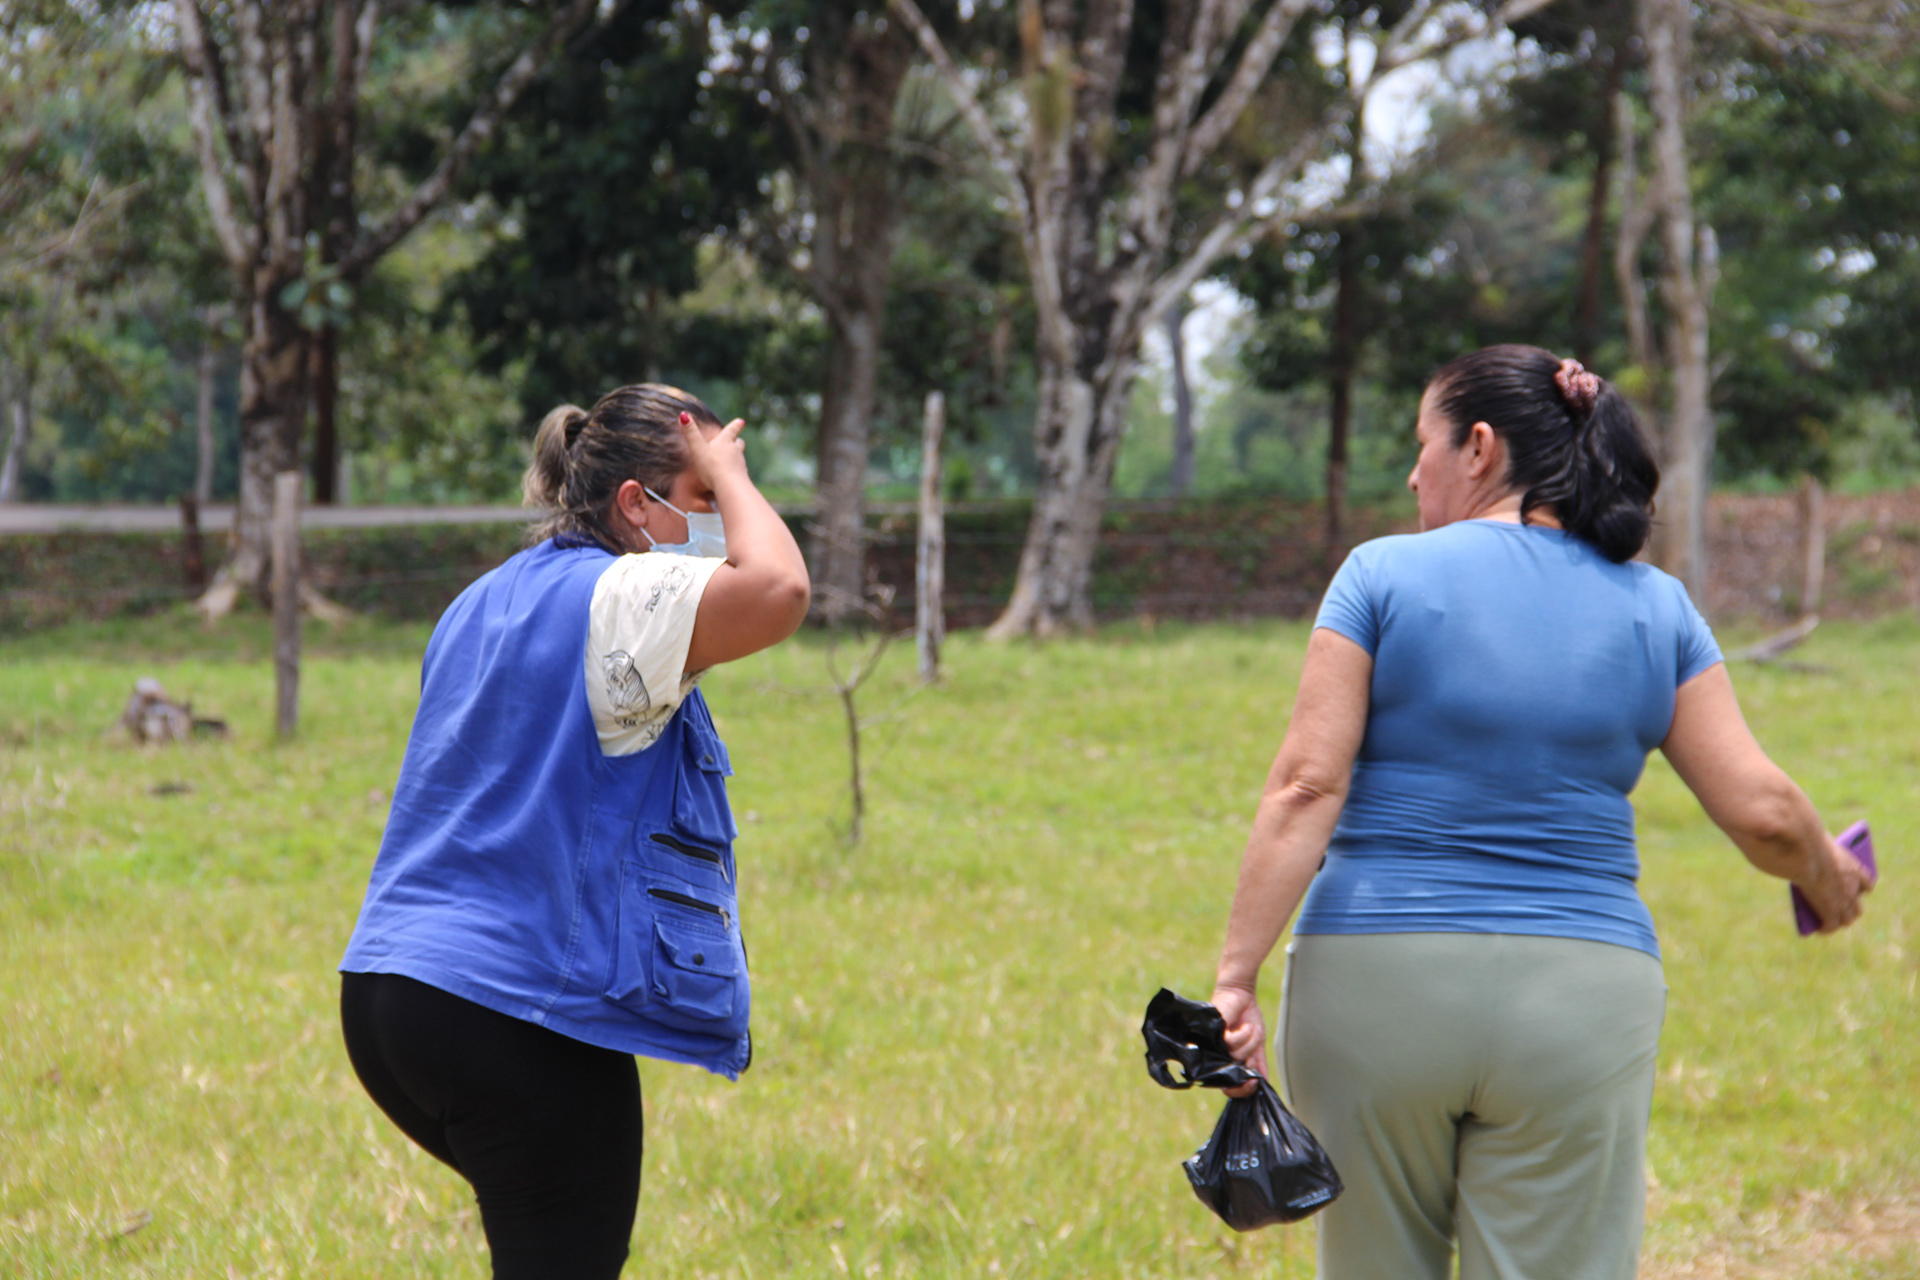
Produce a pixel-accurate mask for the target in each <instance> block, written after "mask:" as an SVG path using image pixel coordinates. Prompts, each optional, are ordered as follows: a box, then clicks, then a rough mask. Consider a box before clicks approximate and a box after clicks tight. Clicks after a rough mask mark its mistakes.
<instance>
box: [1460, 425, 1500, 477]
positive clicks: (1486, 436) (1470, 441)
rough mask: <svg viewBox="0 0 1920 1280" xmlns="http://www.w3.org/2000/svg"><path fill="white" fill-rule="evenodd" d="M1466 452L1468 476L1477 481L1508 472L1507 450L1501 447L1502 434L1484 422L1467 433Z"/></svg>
mask: <svg viewBox="0 0 1920 1280" xmlns="http://www.w3.org/2000/svg"><path fill="white" fill-rule="evenodd" d="M1464 452H1465V453H1466V455H1467V475H1468V476H1469V477H1471V478H1472V479H1475V480H1484V479H1486V478H1487V477H1488V476H1489V475H1493V474H1498V473H1504V472H1505V470H1506V450H1505V449H1504V448H1502V447H1501V441H1500V433H1499V432H1497V431H1495V430H1494V429H1493V428H1492V427H1491V426H1489V425H1488V424H1487V423H1484V422H1476V423H1474V424H1473V428H1472V429H1471V430H1470V431H1468V432H1467V443H1466V448H1465V450H1464Z"/></svg>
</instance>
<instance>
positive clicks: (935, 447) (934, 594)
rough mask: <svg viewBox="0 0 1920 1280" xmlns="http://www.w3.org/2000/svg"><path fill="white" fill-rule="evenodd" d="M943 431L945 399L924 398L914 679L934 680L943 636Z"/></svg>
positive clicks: (933, 395) (935, 394)
mask: <svg viewBox="0 0 1920 1280" xmlns="http://www.w3.org/2000/svg"><path fill="white" fill-rule="evenodd" d="M946 429H947V398H946V397H945V396H944V395H942V394H941V393H940V392H938V391H929V392H928V393H927V412H926V425H925V427H924V429H923V430H922V431H921V433H920V545H919V555H918V556H917V557H916V560H915V565H914V586H913V636H914V648H915V649H916V650H917V651H918V653H919V655H920V679H921V680H922V681H924V682H926V683H928V684H931V683H933V682H934V681H936V680H938V679H939V678H940V644H941V641H943V640H945V639H946V636H947V615H946V610H945V609H944V608H942V601H941V597H942V596H944V595H945V594H946V590H947V527H946V515H945V512H944V509H943V502H944V500H943V497H942V495H941V493H940V474H941V467H940V437H941V436H942V435H943V434H945V432H946Z"/></svg>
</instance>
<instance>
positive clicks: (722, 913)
mask: <svg viewBox="0 0 1920 1280" xmlns="http://www.w3.org/2000/svg"><path fill="white" fill-rule="evenodd" d="M647 896H648V897H651V898H664V899H666V900H667V901H668V902H672V903H675V904H677V905H679V906H682V907H692V908H693V909H694V910H695V911H704V912H706V913H707V914H708V915H710V916H719V917H720V923H721V924H729V923H731V922H732V919H733V917H731V916H729V915H728V914H727V910H726V908H725V907H716V906H714V905H713V904H712V903H711V902H702V901H700V899H698V898H690V897H688V896H687V895H686V894H684V893H681V892H679V891H678V890H675V889H649V890H647Z"/></svg>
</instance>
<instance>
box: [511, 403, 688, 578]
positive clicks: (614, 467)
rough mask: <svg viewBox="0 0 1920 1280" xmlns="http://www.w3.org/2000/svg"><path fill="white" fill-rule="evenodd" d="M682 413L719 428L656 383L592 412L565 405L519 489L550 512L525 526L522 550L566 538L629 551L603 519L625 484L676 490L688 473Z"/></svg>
mask: <svg viewBox="0 0 1920 1280" xmlns="http://www.w3.org/2000/svg"><path fill="white" fill-rule="evenodd" d="M683 413H689V414H692V415H693V420H694V421H695V422H697V423H700V424H701V425H702V426H715V427H717V426H719V425H720V419H719V417H718V416H717V415H716V414H715V413H714V412H713V410H711V409H709V408H707V406H706V405H704V404H702V403H701V402H700V400H699V399H698V398H697V397H695V396H691V395H688V394H687V393H686V392H684V391H682V390H680V389H679V388H678V387H669V386H663V385H661V384H659V383H655V382H641V383H636V384H634V385H632V386H626V387H619V388H616V389H615V390H613V391H609V392H607V394H606V395H604V396H601V397H600V399H599V400H598V401H596V402H595V404H594V406H593V408H592V409H590V410H589V409H582V408H580V407H579V406H578V405H571V404H564V405H561V406H560V407H559V408H558V409H555V410H554V411H553V412H551V413H549V414H548V415H547V416H546V417H545V418H542V419H541V420H540V429H539V430H538V431H536V432H535V433H534V436H533V461H532V462H531V463H530V464H528V466H527V474H526V476H525V477H524V478H523V479H522V480H521V482H520V489H521V492H522V494H524V495H525V498H526V505H528V506H530V507H545V508H547V509H548V510H547V512H546V514H544V515H542V516H540V517H539V518H537V519H536V520H534V522H533V523H532V524H531V525H530V526H528V529H527V545H529V546H532V545H533V544H534V543H537V542H544V541H546V540H547V539H548V538H551V537H554V536H556V535H559V534H571V535H573V536H575V537H583V538H588V539H591V540H592V541H594V542H597V543H599V544H600V545H601V546H603V547H605V548H607V549H608V550H609V551H624V550H626V549H627V548H626V547H625V546H624V545H623V543H622V540H621V539H620V538H618V537H617V536H615V534H614V531H613V525H612V523H611V522H610V521H609V519H608V514H609V509H610V508H611V506H612V504H613V495H614V494H615V493H616V492H617V491H618V490H619V488H620V486H621V484H622V483H624V482H625V481H628V480H638V481H639V482H640V483H641V484H644V485H646V486H647V487H648V488H650V489H652V490H653V491H654V492H655V493H658V494H663V495H664V494H665V493H666V492H667V490H668V489H670V488H672V487H673V482H674V478H675V477H676V476H678V475H679V474H680V473H681V472H682V471H683V470H685V469H686V466H687V448H686V445H685V443H683V442H682V440H681V438H680V415H681V414H683Z"/></svg>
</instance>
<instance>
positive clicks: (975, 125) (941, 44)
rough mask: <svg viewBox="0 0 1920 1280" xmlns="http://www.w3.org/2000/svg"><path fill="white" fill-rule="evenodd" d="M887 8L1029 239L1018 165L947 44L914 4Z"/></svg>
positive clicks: (893, 1)
mask: <svg viewBox="0 0 1920 1280" xmlns="http://www.w3.org/2000/svg"><path fill="white" fill-rule="evenodd" d="M887 3H888V6H889V7H890V8H891V9H892V10H893V11H894V12H895V13H897V14H899V15H900V19H901V21H903V22H905V23H906V24H907V26H908V27H909V28H911V29H912V31H913V35H914V39H916V40H918V41H919V42H920V48H921V50H922V51H923V52H924V53H925V54H926V55H927V59H928V61H930V62H932V63H933V66H934V69H935V70H936V71H938V72H939V73H940V79H941V80H942V81H944V82H945V84H946V86H947V92H949V93H951V94H952V95H953V100H954V104H955V105H956V106H958V107H959V108H960V114H961V115H962V116H964V117H965V118H966V121H967V125H968V127H969V128H971V129H972V130H973V136H974V140H975V141H977V142H978V143H979V144H980V149H981V150H983V151H985V152H986V153H987V158H988V160H989V161H990V162H991V164H992V166H993V169H994V171H995V172H996V173H997V174H998V175H999V177H1000V180H1001V181H1002V182H1003V183H1004V184H1005V185H1006V188H1007V196H1008V198H1009V199H1011V200H1012V201H1013V203H1014V208H1015V211H1016V214H1017V216H1018V217H1019V220H1020V226H1021V232H1022V234H1023V235H1030V234H1031V228H1032V226H1033V206H1032V203H1031V202H1030V201H1029V200H1028V197H1027V184H1026V179H1025V178H1024V176H1023V175H1022V174H1021V172H1020V164H1019V162H1018V161H1017V160H1015V159H1014V156H1013V153H1012V152H1011V151H1009V150H1008V149H1007V142H1006V139H1004V138H1002V137H1001V136H1000V131H999V130H997V129H995V128H994V127H993V121H991V120H989V119H988V118H987V111H986V108H985V107H983V106H981V105H980V99H979V96H978V95H977V94H975V93H974V91H973V86H972V85H970V84H968V83H967V78H966V76H965V75H964V74H962V72H961V70H960V67H959V65H958V64H957V63H955V62H954V60H953V55H952V54H951V53H949V52H948V51H947V46H946V42H945V41H943V40H941V39H940V33H939V32H937V31H935V30H934V29H933V24H932V23H931V22H928V21H927V15H926V14H924V13H922V12H920V7H919V6H918V5H917V4H915V3H914V0H887Z"/></svg>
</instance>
